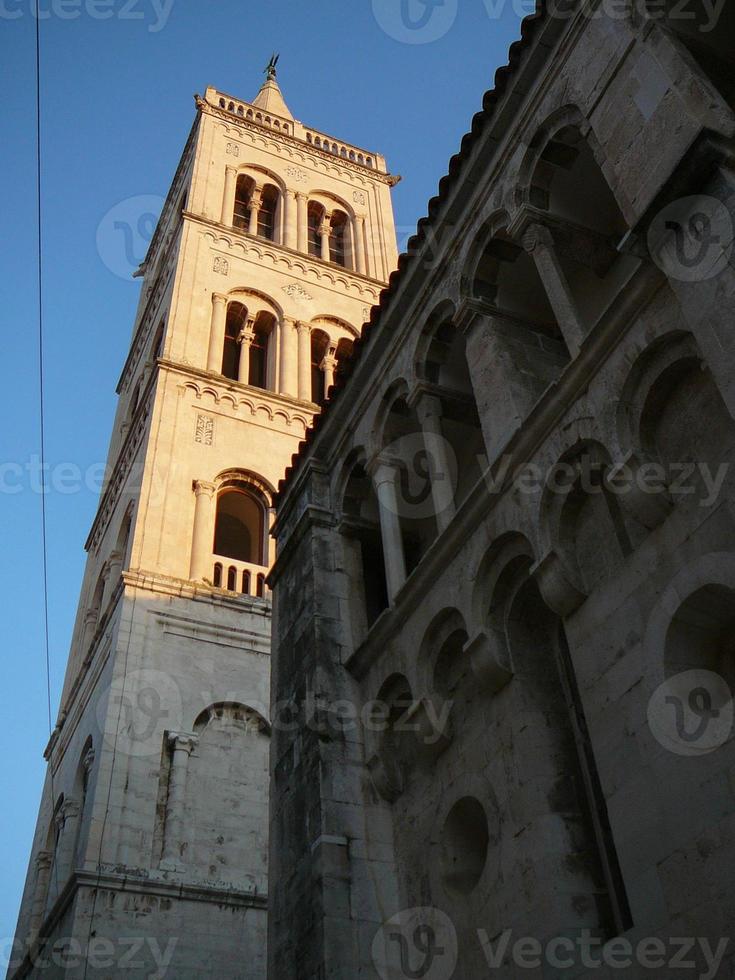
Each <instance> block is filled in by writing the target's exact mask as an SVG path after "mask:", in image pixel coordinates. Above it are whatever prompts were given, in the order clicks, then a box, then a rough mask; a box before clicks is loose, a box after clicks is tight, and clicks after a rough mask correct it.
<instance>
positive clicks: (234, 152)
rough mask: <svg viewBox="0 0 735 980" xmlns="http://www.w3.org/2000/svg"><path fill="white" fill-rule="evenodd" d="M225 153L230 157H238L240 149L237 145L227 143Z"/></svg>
mask: <svg viewBox="0 0 735 980" xmlns="http://www.w3.org/2000/svg"><path fill="white" fill-rule="evenodd" d="M226 152H227V153H228V154H229V155H230V156H233V157H239V156H240V147H239V146H238V145H237V143H228V144H227V150H226Z"/></svg>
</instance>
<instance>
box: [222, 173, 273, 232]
mask: <svg viewBox="0 0 735 980" xmlns="http://www.w3.org/2000/svg"><path fill="white" fill-rule="evenodd" d="M279 199H280V192H279V190H278V188H277V187H276V186H275V185H274V184H264V185H263V186H262V187H258V185H257V184H256V183H255V180H254V179H253V178H252V177H250V176H248V175H247V174H240V176H239V177H238V178H237V184H236V187H235V206H234V210H233V215H232V224H233V226H234V227H235V228H240V229H242V230H243V231H247V232H248V233H249V234H251V235H257V236H258V237H259V238H265V239H267V240H268V241H271V242H272V241H275V239H276V215H277V212H278V203H279Z"/></svg>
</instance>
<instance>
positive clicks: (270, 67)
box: [263, 51, 281, 82]
mask: <svg viewBox="0 0 735 980" xmlns="http://www.w3.org/2000/svg"><path fill="white" fill-rule="evenodd" d="M280 57H281V56H280V54H276V52H275V51H274V52H273V54H272V55H271V60H270V61H269V62H268V64H267V65H266V66H265V68H264V69H263V74H264V75H265V78H266V81H267V82H270V81H273V80H274V79H275V77H276V65H277V64H278V59H279V58H280Z"/></svg>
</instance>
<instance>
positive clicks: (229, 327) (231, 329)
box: [222, 303, 248, 381]
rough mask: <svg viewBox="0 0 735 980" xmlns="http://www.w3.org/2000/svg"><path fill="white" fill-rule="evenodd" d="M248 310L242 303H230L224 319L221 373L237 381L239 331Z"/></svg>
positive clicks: (244, 321) (245, 320)
mask: <svg viewBox="0 0 735 980" xmlns="http://www.w3.org/2000/svg"><path fill="white" fill-rule="evenodd" d="M247 317H248V311H247V308H246V307H245V306H243V304H242V303H230V305H229V306H228V307H227V319H226V320H225V343H224V349H223V352H222V374H223V375H224V376H225V377H226V378H231V379H232V380H233V381H237V379H238V375H239V369H240V342H239V340H238V338H239V336H240V331H241V330H242V329H243V327H244V326H245V324H246V322H247Z"/></svg>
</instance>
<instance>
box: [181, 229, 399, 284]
mask: <svg viewBox="0 0 735 980" xmlns="http://www.w3.org/2000/svg"><path fill="white" fill-rule="evenodd" d="M183 217H184V218H185V219H186V220H188V221H191V222H193V223H194V224H198V225H202V226H204V227H206V228H210V229H211V230H212V231H216V232H217V233H218V234H219V235H220V238H221V239H222V240H224V241H225V242H227V244H228V245H229V246H230V247H232V246H233V244H239V245H241V246H242V247H245V246H246V245H249V246H251V247H252V248H253V251H254V252H255V253H256V254H257V256H258V258H259V259H262V258H263V256H264V252H267V251H274V252H275V253H276V254H277V255H281V256H282V257H283V258H285V259H287V260H289V259H290V261H291V263H292V264H291V265H289V269H291V268H293V267H294V266H295V265H300V266H301V267H302V268H303V270H304V271H306V270H311V271H312V272H314V273H315V274H316V275H317V277H319V278H321V277H322V276H325V275H327V278H332V279H333V284H334V282H335V281H336V280H339V279H347V280H350V279H351V280H354V281H355V282H357V283H359V284H361V286H362V288H363V289H366V288H367V289H369V291H370V293H371V295H373V296H374V298H375V300H376V301H377V299H378V297H379V295H380V292H381V291H382V290H383V289H385V287H386V283H385V281H384V280H382V279H373V278H372V276H366V275H363V274H362V273H360V272H355V271H354V270H353V269H348V268H347V267H346V266H343V265H335V263H334V262H326V261H324V260H323V259H319V258H316V257H315V256H313V255H306V254H305V253H304V252H299V251H297V250H296V249H293V248H289V247H288V246H287V245H281V244H280V243H279V242H272V241H270V240H268V239H266V238H259V237H258V236H257V235H251V234H249V233H248V232H246V231H242V230H240V229H239V228H235V227H234V226H233V225H225V224H222V222H221V221H215V220H214V219H213V218H206V217H204V216H203V215H200V214H195V213H194V212H192V211H184V212H183Z"/></svg>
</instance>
